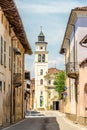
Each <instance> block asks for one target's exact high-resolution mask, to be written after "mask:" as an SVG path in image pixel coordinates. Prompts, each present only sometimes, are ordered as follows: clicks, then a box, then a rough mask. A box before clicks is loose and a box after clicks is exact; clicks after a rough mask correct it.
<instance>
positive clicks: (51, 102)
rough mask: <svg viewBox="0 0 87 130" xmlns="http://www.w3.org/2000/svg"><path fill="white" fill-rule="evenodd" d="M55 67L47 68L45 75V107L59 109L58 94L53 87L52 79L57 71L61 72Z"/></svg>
mask: <svg viewBox="0 0 87 130" xmlns="http://www.w3.org/2000/svg"><path fill="white" fill-rule="evenodd" d="M61 71H62V70H59V69H57V68H49V69H48V73H47V74H46V75H45V83H46V84H45V91H46V93H47V106H46V107H47V109H54V110H59V96H58V92H56V91H55V89H54V80H55V76H56V74H57V73H59V72H61Z"/></svg>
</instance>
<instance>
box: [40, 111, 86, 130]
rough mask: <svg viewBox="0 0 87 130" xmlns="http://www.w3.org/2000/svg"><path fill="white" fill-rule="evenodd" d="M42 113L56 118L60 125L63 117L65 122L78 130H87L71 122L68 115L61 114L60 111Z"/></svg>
mask: <svg viewBox="0 0 87 130" xmlns="http://www.w3.org/2000/svg"><path fill="white" fill-rule="evenodd" d="M40 112H41V113H43V114H44V115H45V116H56V119H57V122H58V123H59V120H58V119H59V117H62V118H63V120H64V121H65V122H66V123H68V124H70V125H72V126H76V127H77V128H79V129H80V130H87V126H83V125H80V124H78V123H77V124H76V123H75V122H73V121H71V120H69V119H68V118H67V117H66V115H65V114H64V113H61V112H59V111H40Z"/></svg>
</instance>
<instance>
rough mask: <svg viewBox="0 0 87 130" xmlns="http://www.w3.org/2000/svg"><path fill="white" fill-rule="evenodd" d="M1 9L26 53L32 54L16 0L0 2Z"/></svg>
mask: <svg viewBox="0 0 87 130" xmlns="http://www.w3.org/2000/svg"><path fill="white" fill-rule="evenodd" d="M0 7H1V9H2V11H3V12H4V14H5V16H6V18H7V19H8V21H9V23H10V25H11V27H12V28H13V30H14V32H15V34H16V36H17V38H18V39H19V41H20V42H21V44H22V45H23V47H24V49H25V53H28V54H32V50H31V47H30V44H29V42H28V40H27V37H26V33H25V30H24V27H23V24H22V21H21V18H20V15H19V13H18V10H17V8H16V5H15V3H14V0H0Z"/></svg>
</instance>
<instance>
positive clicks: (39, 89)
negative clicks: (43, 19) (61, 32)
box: [34, 30, 48, 109]
mask: <svg viewBox="0 0 87 130" xmlns="http://www.w3.org/2000/svg"><path fill="white" fill-rule="evenodd" d="M35 47H36V51H35V99H34V109H45V106H46V105H47V97H46V92H45V86H44V82H45V79H44V76H45V75H46V73H47V72H48V51H47V42H45V36H44V34H43V32H42V30H41V32H40V34H39V36H38V41H37V42H36V43H35Z"/></svg>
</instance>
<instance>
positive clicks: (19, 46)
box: [0, 0, 32, 125]
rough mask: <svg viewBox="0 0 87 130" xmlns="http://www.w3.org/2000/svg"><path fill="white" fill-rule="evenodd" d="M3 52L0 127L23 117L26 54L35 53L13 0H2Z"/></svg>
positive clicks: (0, 43) (0, 59)
mask: <svg viewBox="0 0 87 130" xmlns="http://www.w3.org/2000/svg"><path fill="white" fill-rule="evenodd" d="M7 5H8V6H7ZM0 50H1V51H0V97H1V98H0V125H6V124H8V123H12V122H14V121H18V120H20V119H22V118H23V115H24V114H23V112H24V110H23V100H24V99H23V98H24V97H23V95H24V92H23V91H24V89H23V85H24V83H23V81H24V54H26V53H27V54H29V55H30V54H32V50H31V47H30V45H29V42H28V40H27V37H26V34H25V31H24V28H23V24H22V21H21V18H20V16H19V13H18V11H17V8H16V6H15V3H14V1H13V0H11V1H8V0H4V1H3V0H0Z"/></svg>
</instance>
